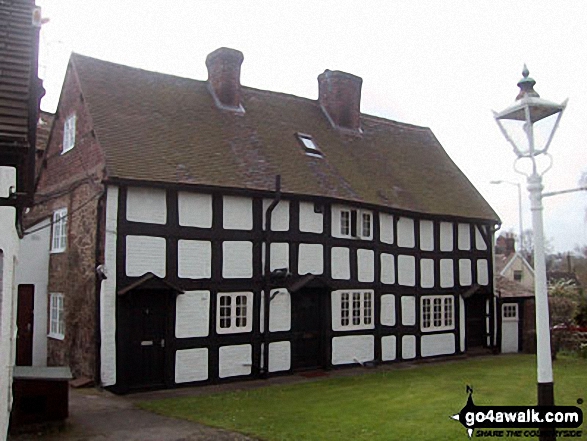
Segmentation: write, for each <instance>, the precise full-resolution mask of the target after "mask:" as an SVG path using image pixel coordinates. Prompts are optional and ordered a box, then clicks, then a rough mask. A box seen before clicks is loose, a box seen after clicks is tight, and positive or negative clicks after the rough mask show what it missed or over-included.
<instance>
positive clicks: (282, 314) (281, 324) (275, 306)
mask: <svg viewBox="0 0 587 441" xmlns="http://www.w3.org/2000/svg"><path fill="white" fill-rule="evenodd" d="M276 293H278V294H276ZM271 296H272V297H273V300H271V305H270V306H269V331H270V332H279V331H289V330H290V329H291V295H290V293H289V292H288V290H287V289H285V288H280V289H272V290H271ZM261 320H264V318H263V316H261ZM269 348H270V349H271V346H269Z"/></svg>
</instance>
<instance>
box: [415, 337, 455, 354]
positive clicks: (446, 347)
mask: <svg viewBox="0 0 587 441" xmlns="http://www.w3.org/2000/svg"><path fill="white" fill-rule="evenodd" d="M454 353H455V335H454V334H452V333H450V334H432V335H423V336H422V337H421V338H420V355H422V357H433V356H434V355H447V354H454Z"/></svg>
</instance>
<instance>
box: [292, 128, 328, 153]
mask: <svg viewBox="0 0 587 441" xmlns="http://www.w3.org/2000/svg"><path fill="white" fill-rule="evenodd" d="M296 136H297V137H298V140H299V141H300V142H301V143H302V145H303V146H304V150H305V152H306V155H308V156H316V157H319V158H321V157H322V152H321V151H320V149H319V148H318V145H317V144H316V142H315V141H314V139H313V138H312V136H310V135H306V134H305V133H297V134H296Z"/></svg>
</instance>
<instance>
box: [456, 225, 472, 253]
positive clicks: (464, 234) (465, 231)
mask: <svg viewBox="0 0 587 441" xmlns="http://www.w3.org/2000/svg"><path fill="white" fill-rule="evenodd" d="M458 231H459V237H458V244H459V250H470V249H471V226H470V225H469V224H459V226H458Z"/></svg>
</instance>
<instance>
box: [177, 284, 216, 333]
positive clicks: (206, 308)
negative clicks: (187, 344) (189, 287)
mask: <svg viewBox="0 0 587 441" xmlns="http://www.w3.org/2000/svg"><path fill="white" fill-rule="evenodd" d="M175 304H176V313H175V336H176V337H177V338H190V337H207V336H208V334H209V332H210V331H209V329H210V291H186V292H185V293H183V294H181V295H179V296H177V298H176V303H175Z"/></svg>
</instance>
